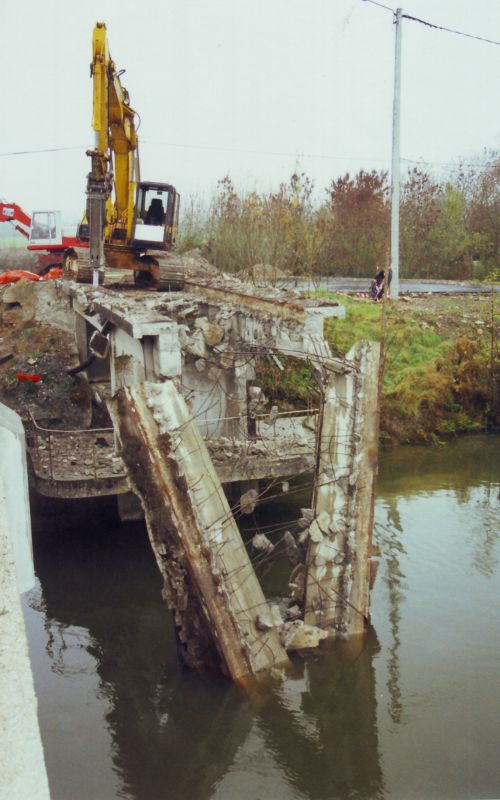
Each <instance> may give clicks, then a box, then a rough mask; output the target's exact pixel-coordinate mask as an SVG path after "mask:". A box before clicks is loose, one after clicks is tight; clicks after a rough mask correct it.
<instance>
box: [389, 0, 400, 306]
mask: <svg viewBox="0 0 500 800" xmlns="http://www.w3.org/2000/svg"><path fill="white" fill-rule="evenodd" d="M401 13H402V12H401V9H400V8H398V9H396V17H395V25H396V41H395V49H394V99H393V109H392V171H391V268H392V283H391V297H393V298H394V299H395V300H397V299H398V297H399V194H400V191H399V186H400V165H399V120H400V105H401Z"/></svg>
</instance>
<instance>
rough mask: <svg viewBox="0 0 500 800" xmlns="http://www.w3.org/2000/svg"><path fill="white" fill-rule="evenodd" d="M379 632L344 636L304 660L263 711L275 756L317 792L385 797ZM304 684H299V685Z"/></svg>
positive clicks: (302, 788)
mask: <svg viewBox="0 0 500 800" xmlns="http://www.w3.org/2000/svg"><path fill="white" fill-rule="evenodd" d="M378 652H379V644H378V640H377V637H376V635H375V632H374V631H373V630H371V631H370V632H369V634H368V636H367V637H366V639H363V638H358V639H354V640H352V641H350V642H339V643H336V644H335V645H334V646H332V648H331V650H330V652H328V653H327V654H325V655H323V656H318V657H314V658H310V659H308V660H307V662H306V663H305V664H302V667H301V673H302V680H296V681H287V682H285V684H284V685H283V686H282V687H281V689H279V690H276V691H275V692H274V693H273V696H272V698H271V699H270V701H269V702H268V703H267V704H266V705H265V707H264V708H263V709H262V710H261V711H260V713H259V715H258V721H259V727H260V730H261V731H262V734H263V736H264V738H265V742H266V745H267V747H268V748H269V750H270V751H271V752H272V753H273V755H274V758H275V760H276V763H277V764H278V766H279V767H280V768H281V770H282V771H283V773H284V774H285V775H286V776H287V780H288V781H289V782H290V783H291V785H292V786H293V787H294V788H295V790H296V792H297V794H294V795H292V796H294V797H296V796H300V797H301V796H306V797H308V798H312V799H314V800H332V799H333V798H348V797H357V798H379V797H383V776H382V769H381V765H380V756H379V750H378V734H377V714H376V694H375V673H374V667H373V659H374V657H375V656H376V654H377V653H378ZM297 684H298V686H297Z"/></svg>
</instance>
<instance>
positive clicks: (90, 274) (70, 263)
mask: <svg viewBox="0 0 500 800" xmlns="http://www.w3.org/2000/svg"><path fill="white" fill-rule="evenodd" d="M64 275H65V276H67V277H69V278H71V279H72V280H74V281H76V282H77V283H92V282H93V279H94V270H93V269H92V267H91V266H90V253H89V251H88V249H87V248H83V247H79V248H72V250H71V252H69V253H67V254H66V257H65V260H64ZM103 283H104V273H102V272H100V273H99V285H100V286H102V284H103Z"/></svg>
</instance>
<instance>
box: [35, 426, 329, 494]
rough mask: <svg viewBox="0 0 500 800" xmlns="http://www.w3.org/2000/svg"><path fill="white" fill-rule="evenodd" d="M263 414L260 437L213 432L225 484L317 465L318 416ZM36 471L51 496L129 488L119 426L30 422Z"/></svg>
mask: <svg viewBox="0 0 500 800" xmlns="http://www.w3.org/2000/svg"><path fill="white" fill-rule="evenodd" d="M268 419H269V418H267V417H266V416H260V417H258V418H257V424H256V434H255V438H247V439H243V438H237V439H236V438H231V439H229V438H227V437H224V436H217V435H216V436H211V437H210V438H206V444H207V447H208V450H209V452H210V455H211V457H212V461H213V463H214V466H215V468H216V470H217V473H218V475H219V477H220V480H221V481H222V482H223V483H232V482H236V481H243V480H251V479H253V480H261V479H265V478H276V477H283V478H287V477H291V476H292V475H296V474H298V473H300V472H303V471H306V470H308V469H312V468H313V466H314V459H315V441H316V434H315V431H314V426H315V420H316V417H315V416H314V415H310V413H308V412H292V413H288V414H287V413H284V414H279V415H278V416H277V418H276V419H275V420H274V421H273V422H268V421H267V420H268ZM26 427H27V444H28V453H29V456H30V462H31V468H32V469H31V472H32V476H33V479H34V483H35V487H36V488H37V490H38V491H39V492H40V493H41V494H43V495H46V496H49V497H63V498H64V497H66V498H75V497H79V498H82V497H99V496H101V495H108V494H122V493H124V492H127V491H129V485H128V480H127V473H126V469H125V465H124V463H123V461H122V459H121V456H120V455H119V454H118V453H117V451H116V448H115V436H114V431H113V428H99V429H88V430H79V431H75V430H71V431H66V430H56V429H49V428H42V427H41V426H39V425H38V424H37V423H36V422H35V420H34V419H30V420H29V421H28V423H27V426H26Z"/></svg>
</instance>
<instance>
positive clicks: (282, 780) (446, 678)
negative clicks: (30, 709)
mask: <svg viewBox="0 0 500 800" xmlns="http://www.w3.org/2000/svg"><path fill="white" fill-rule="evenodd" d="M498 445H499V438H498V437H487V436H477V437H468V438H463V439H460V440H457V441H454V442H452V443H450V444H446V445H444V446H441V447H439V446H438V447H432V448H430V447H428V448H424V447H422V448H418V447H405V448H399V449H397V450H394V451H391V452H390V453H386V454H383V455H382V457H381V464H380V474H379V483H378V491H377V501H376V523H375V540H376V542H377V543H378V544H379V546H380V548H381V559H380V566H379V573H378V576H377V580H376V584H375V588H374V591H373V595H372V626H371V628H370V630H369V632H368V634H367V636H366V637H364V638H363V639H362V640H361V641H359V640H358V641H355V642H340V643H337V644H335V645H334V646H332V647H331V649H330V650H329V651H328V652H326V653H322V654H318V655H315V656H314V657H312V658H309V659H306V660H303V659H301V658H296V659H295V660H294V672H293V674H291V675H290V676H289V677H288V678H287V679H286V681H285V682H284V683H283V684H282V685H275V686H273V687H271V688H270V689H269V690H268V691H266V692H262V694H260V695H259V696H258V697H253V698H248V697H246V696H245V695H243V694H242V693H241V691H240V690H239V689H238V688H236V687H234V686H232V685H230V684H228V683H227V682H226V681H224V680H223V679H221V678H215V677H197V676H193V675H190V674H186V673H185V672H183V671H181V669H180V667H179V664H178V662H177V658H176V653H175V646H174V641H173V634H172V629H171V626H170V622H169V619H168V614H167V613H166V611H165V609H164V607H163V604H162V601H161V599H160V579H159V575H158V573H157V568H156V565H155V563H154V561H153V557H152V554H151V552H150V549H149V545H148V543H147V536H146V532H145V529H144V526H143V525H142V524H140V523H133V524H132V523H128V524H120V522H119V521H118V520H117V518H116V516H115V513H114V504H113V502H112V501H110V500H103V501H99V502H87V503H74V504H70V503H58V504H57V505H54V504H49V503H48V502H45V501H41V500H38V501H36V503H35V507H34V510H33V524H34V546H35V569H36V572H37V576H38V585H37V588H36V589H35V590H34V591H33V592H31V593H30V594H29V595H28V596H27V597H26V604H25V614H26V621H27V627H28V635H29V640H30V650H31V656H32V660H33V670H34V677H35V686H36V690H37V695H38V701H39V716H40V723H41V731H42V738H43V743H44V748H45V756H46V763H47V770H48V775H49V782H50V786H51V792H52V800H114V799H115V798H125V800H166V799H167V798H168V800H235V799H236V800H267V799H268V798H270V799H271V798H272V799H273V800H306V799H309V798H310V799H311V800H333V799H334V798H339V799H341V800H346V799H347V798H359V799H362V798H367V799H368V798H396V800H406V798H408V799H411V798H415V799H416V798H418V799H419V800H421V799H422V798H426V799H429V800H431V799H432V798H440V800H442V799H443V798H450V799H451V798H453V800H457V799H460V798H470V799H471V800H472V798H475V799H479V798H498V797H499V796H500V758H499V748H498V744H499V737H498V733H499V720H500V691H499V689H500V687H499V656H500V636H499V627H500V615H499V602H498V601H499V599H500V581H499V573H500V567H499V560H500V544H499V538H500V526H499V517H500V515H499V510H500V499H499V492H500V448H499V446H498ZM309 502H310V501H309V497H308V490H307V488H306V489H303V490H302V492H301V493H291V494H289V495H287V496H285V497H284V498H283V499H282V500H276V501H274V503H273V504H272V505H269V506H267V507H264V508H262V510H261V511H260V518H259V519H258V520H257V521H258V522H259V524H267V525H272V524H274V523H276V524H277V523H278V522H282V521H287V520H291V519H294V518H296V516H297V509H298V507H299V506H304V505H308V504H309ZM254 521H255V520H254ZM254 521H251V520H250V521H249V522H248V524H249V525H252V524H253V523H254ZM287 572H288V568H287V567H285V565H284V564H283V563H279V562H277V563H276V565H275V566H273V567H272V568H271V570H270V571H268V572H267V573H266V574H263V575H262V580H263V582H264V584H265V586H266V590H267V592H269V593H271V594H273V593H276V592H279V591H281V589H282V586H283V584H284V583H285V576H286V574H287ZM27 800H28V799H27Z"/></svg>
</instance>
